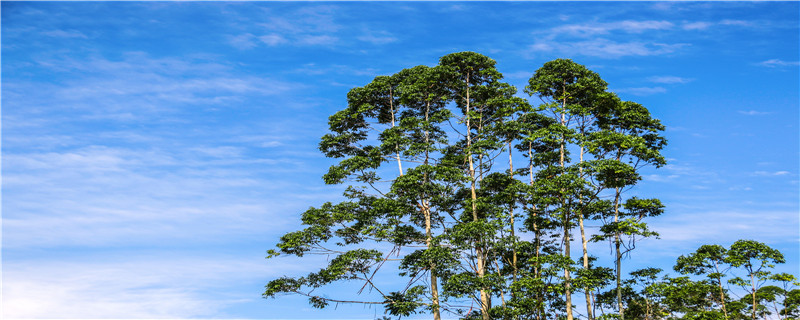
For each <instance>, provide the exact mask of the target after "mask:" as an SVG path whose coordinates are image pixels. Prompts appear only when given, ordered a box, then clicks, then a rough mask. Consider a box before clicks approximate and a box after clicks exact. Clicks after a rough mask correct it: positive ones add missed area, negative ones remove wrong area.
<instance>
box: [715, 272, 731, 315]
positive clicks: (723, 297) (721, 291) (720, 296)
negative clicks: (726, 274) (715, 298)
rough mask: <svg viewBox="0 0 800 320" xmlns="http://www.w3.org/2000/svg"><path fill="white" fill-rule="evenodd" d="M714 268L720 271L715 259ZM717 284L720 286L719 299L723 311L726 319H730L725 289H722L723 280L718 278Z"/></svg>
mask: <svg viewBox="0 0 800 320" xmlns="http://www.w3.org/2000/svg"><path fill="white" fill-rule="evenodd" d="M714 270H716V271H717V273H719V264H718V263H717V262H716V261H715V262H714ZM717 285H718V286H719V301H720V304H722V313H723V314H725V320H727V319H728V310H727V309H726V308H725V290H724V289H722V280H721V279H717Z"/></svg>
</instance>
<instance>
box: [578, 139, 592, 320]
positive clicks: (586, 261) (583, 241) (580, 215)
mask: <svg viewBox="0 0 800 320" xmlns="http://www.w3.org/2000/svg"><path fill="white" fill-rule="evenodd" d="M581 131H583V130H581ZM582 144H583V143H581V158H580V162H581V163H583V152H584V149H583V145H582ZM580 172H581V177H583V168H580ZM580 202H581V206H580V207H581V209H580V211H578V224H579V225H580V228H581V245H582V246H583V269H587V270H588V269H589V250H588V248H587V244H588V241H587V240H586V229H584V227H583V199H580ZM584 291H585V294H586V317H587V319H589V320H593V319H594V316H593V315H592V297H591V292H590V291H589V288H588V287H586V288H585V290H584Z"/></svg>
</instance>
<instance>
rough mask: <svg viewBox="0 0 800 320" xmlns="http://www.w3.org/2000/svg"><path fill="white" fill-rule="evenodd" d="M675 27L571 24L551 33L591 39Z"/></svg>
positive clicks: (629, 22)
mask: <svg viewBox="0 0 800 320" xmlns="http://www.w3.org/2000/svg"><path fill="white" fill-rule="evenodd" d="M673 26H674V25H673V24H672V23H671V22H669V21H655V20H647V21H634V20H625V21H616V22H609V23H587V24H571V25H564V26H559V27H555V28H553V29H551V32H555V33H565V34H569V35H573V36H579V37H590V36H594V35H598V34H607V33H609V32H612V31H622V32H627V33H643V32H646V31H650V30H666V29H670V28H672V27H673Z"/></svg>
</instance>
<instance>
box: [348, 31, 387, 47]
mask: <svg viewBox="0 0 800 320" xmlns="http://www.w3.org/2000/svg"><path fill="white" fill-rule="evenodd" d="M357 39H358V40H361V41H364V42H369V43H372V44H376V45H380V44H387V43H392V42H395V41H397V38H395V37H394V36H392V34H390V33H388V32H386V31H380V32H377V31H366V32H365V33H364V34H363V35H361V36H359V37H357Z"/></svg>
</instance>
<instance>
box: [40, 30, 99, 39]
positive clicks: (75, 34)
mask: <svg viewBox="0 0 800 320" xmlns="http://www.w3.org/2000/svg"><path fill="white" fill-rule="evenodd" d="M42 34H44V35H46V36H48V37H54V38H81V39H88V38H89V37H87V36H86V35H85V34H83V33H82V32H80V31H77V30H50V31H44V32H42Z"/></svg>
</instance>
